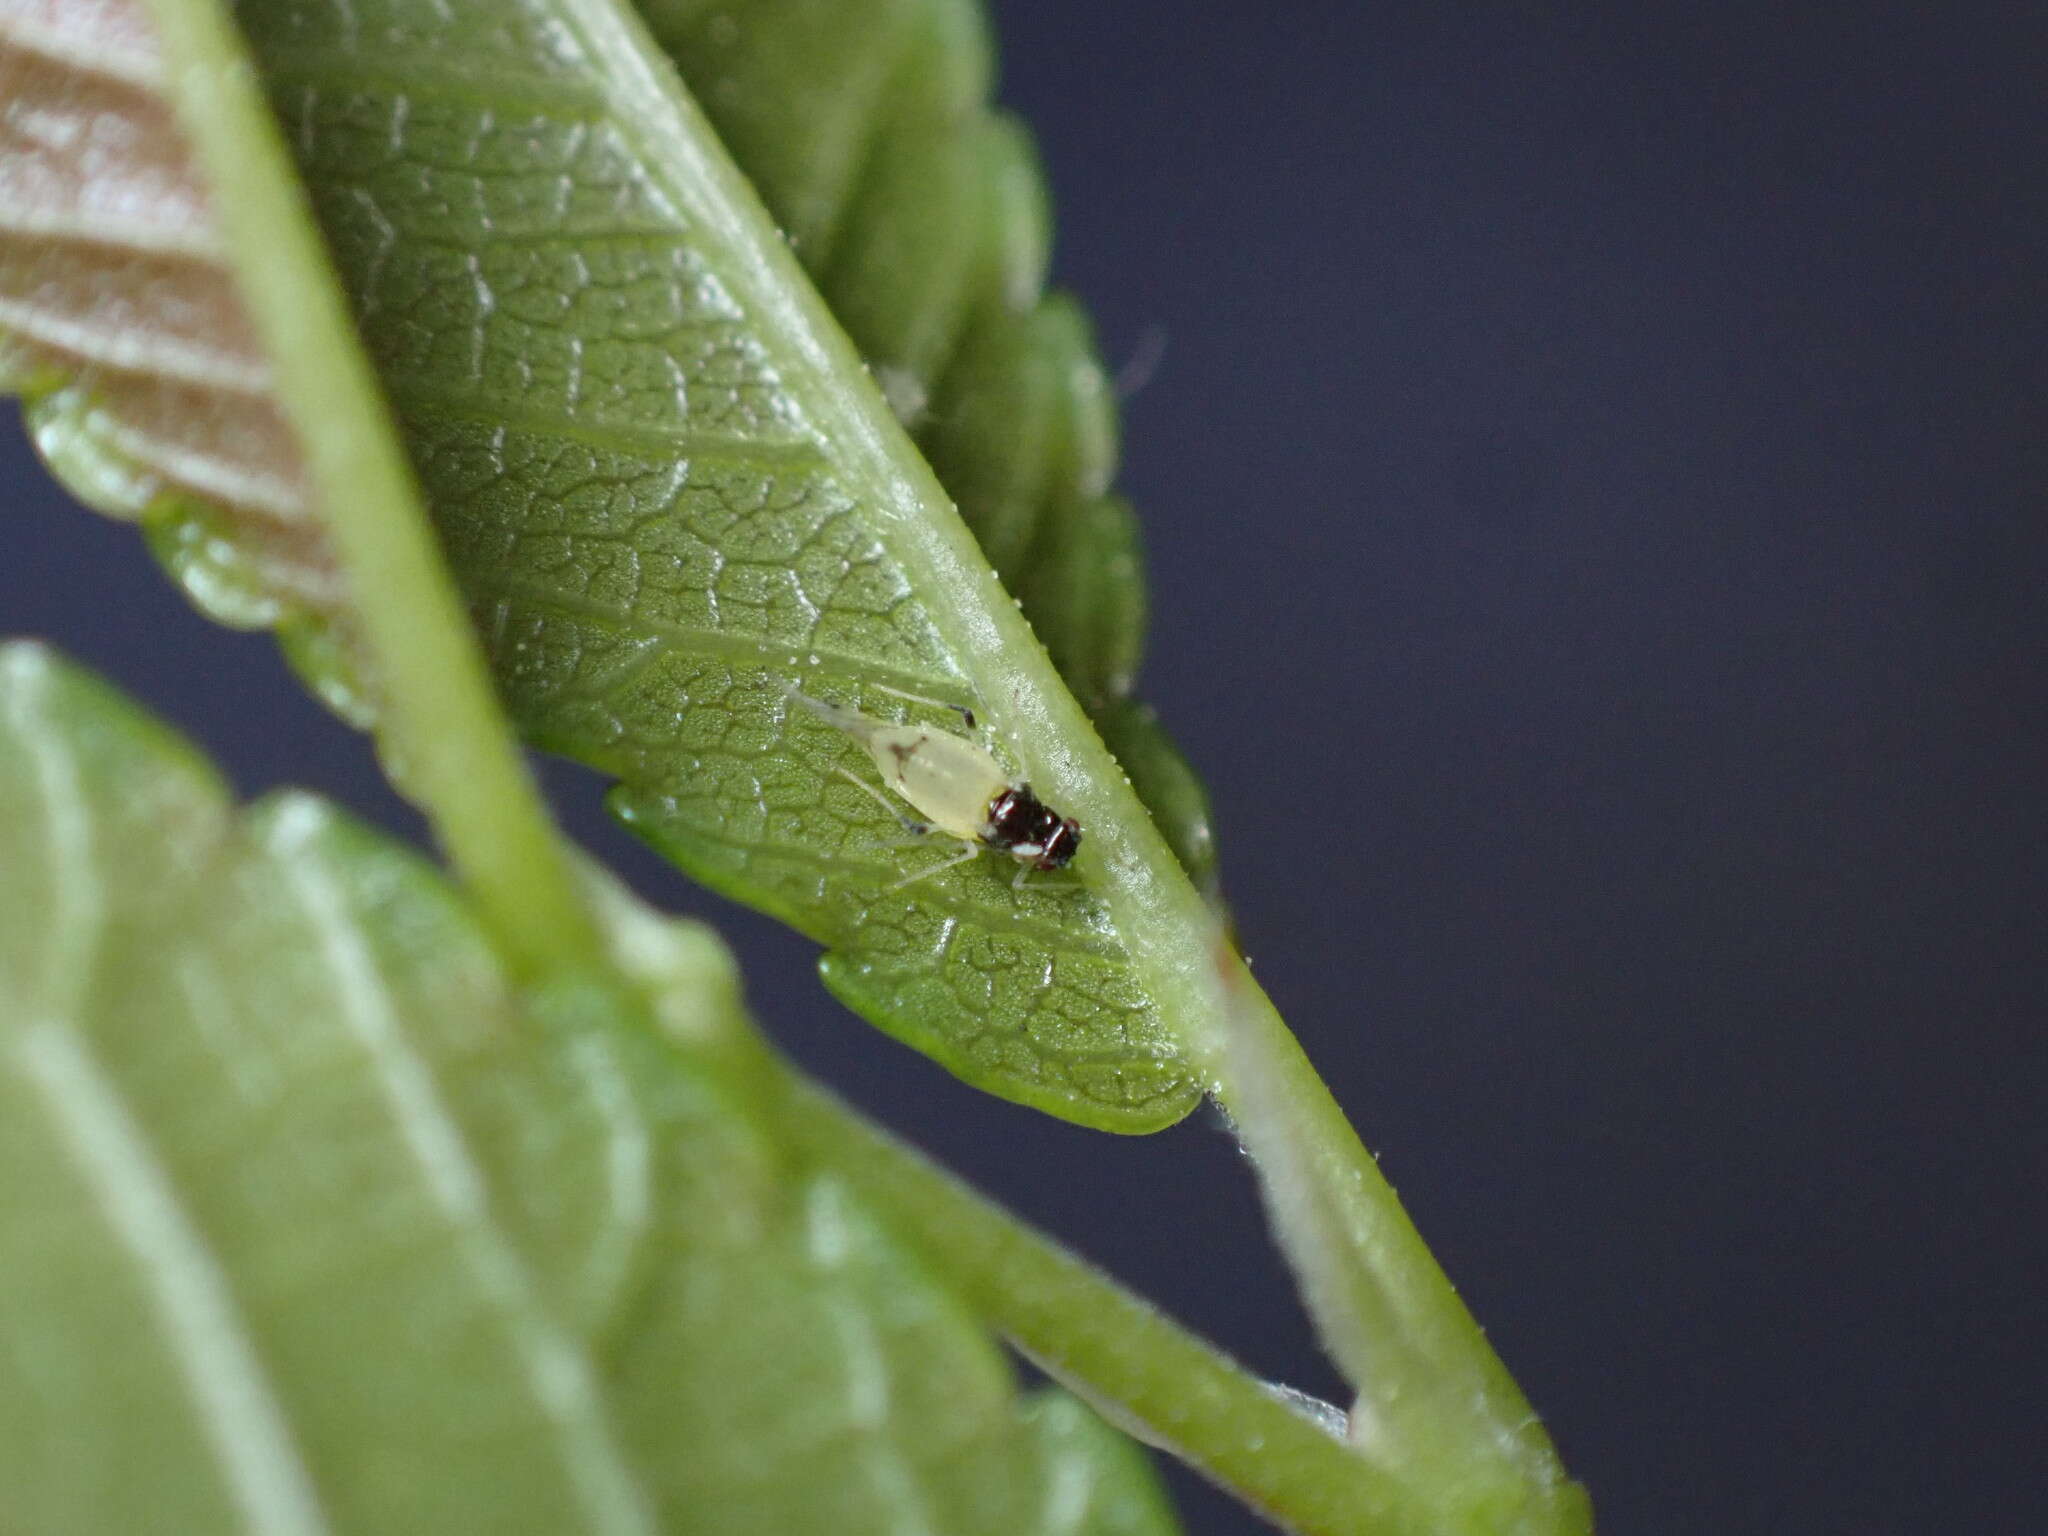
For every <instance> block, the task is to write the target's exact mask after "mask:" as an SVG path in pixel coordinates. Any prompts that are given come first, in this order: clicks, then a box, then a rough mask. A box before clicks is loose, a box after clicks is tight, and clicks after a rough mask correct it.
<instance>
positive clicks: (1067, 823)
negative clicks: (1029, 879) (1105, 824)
mask: <svg viewBox="0 0 2048 1536" xmlns="http://www.w3.org/2000/svg"><path fill="white" fill-rule="evenodd" d="M981 840H982V841H983V842H984V843H987V844H988V845H989V847H991V848H1000V849H1002V850H1003V852H1005V853H1008V854H1011V855H1013V856H1015V857H1017V858H1020V859H1023V860H1025V861H1027V862H1028V863H1029V864H1030V865H1031V867H1032V868H1033V869H1036V870H1054V869H1065V868H1066V867H1067V865H1068V864H1070V863H1072V862H1073V858H1074V852H1075V850H1076V849H1078V848H1079V847H1080V846H1081V825H1080V823H1079V822H1077V821H1075V820H1074V819H1073V818H1072V817H1071V816H1062V815H1060V814H1059V813H1058V812H1057V811H1055V810H1053V809H1052V807H1051V806H1049V805H1047V804H1046V803H1045V802H1044V801H1043V800H1041V799H1039V798H1038V796H1036V795H1034V794H1033V793H1032V792H1031V786H1030V785H1029V784H1017V785H1013V786H1012V787H1011V788H1009V789H1006V790H1004V791H1003V792H1002V793H1001V794H999V795H997V796H996V797H995V798H994V799H993V800H991V801H989V803H988V825H987V826H985V827H984V828H982V833H981Z"/></svg>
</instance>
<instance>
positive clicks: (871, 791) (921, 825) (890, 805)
mask: <svg viewBox="0 0 2048 1536" xmlns="http://www.w3.org/2000/svg"><path fill="white" fill-rule="evenodd" d="M832 771H833V772H834V773H836V774H838V775H839V777H841V778H842V779H844V780H846V782H847V783H849V784H851V785H853V786H854V787H855V788H856V789H858V790H860V792H861V793H862V794H866V795H873V796H874V797H875V804H877V805H879V806H880V807H881V808H882V809H883V810H885V811H887V812H888V813H889V814H890V815H891V816H892V817H894V818H895V821H896V824H897V825H898V826H900V827H901V828H903V830H904V831H906V832H908V833H909V834H910V835H911V836H912V837H926V836H929V835H930V833H931V830H932V829H931V824H930V823H929V822H924V821H918V820H916V819H915V818H914V817H910V816H906V815H904V814H903V813H902V812H901V811H899V810H898V809H896V804H895V802H894V801H892V800H891V799H890V798H889V797H888V796H887V795H885V794H883V793H882V792H881V791H880V790H879V789H877V788H875V786H874V785H872V784H870V783H869V782H868V781H867V780H866V779H864V778H862V777H861V776H860V775H859V774H857V773H855V772H853V771H852V770H851V769H849V768H837V767H835V768H834V769H833V770H832Z"/></svg>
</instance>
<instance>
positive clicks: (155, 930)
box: [0, 645, 1171, 1536]
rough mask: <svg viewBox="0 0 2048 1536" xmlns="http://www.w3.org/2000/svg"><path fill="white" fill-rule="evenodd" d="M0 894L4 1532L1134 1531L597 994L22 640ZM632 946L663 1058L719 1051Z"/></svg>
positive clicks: (624, 1012)
mask: <svg viewBox="0 0 2048 1536" xmlns="http://www.w3.org/2000/svg"><path fill="white" fill-rule="evenodd" d="M0 870H5V871H6V880H5V882H4V884H0V1444H4V1445H5V1446H7V1447H8V1457H7V1463H8V1480H7V1494H6V1502H7V1511H8V1517H9V1524H10V1525H11V1526H15V1525H18V1526H19V1527H20V1528H21V1529H24V1530H34V1531H38V1532H51V1533H55V1532H64V1531H80V1532H103V1531H127V1530H181V1531H183V1530H190V1531H201V1530H226V1529H256V1530H262V1531H264V1532H267V1533H299V1532H316V1531H331V1532H346V1531H391V1530H491V1531H507V1532H511V1531H529V1530H530V1531H536V1532H539V1531H546V1532H565V1531H599V1532H655V1531H673V1532H699V1531H701V1532H716V1533H720V1536H726V1533H746V1532H759V1533H762V1536H771V1533H772V1536H789V1533H792V1532H798V1531H828V1530H829V1531H832V1532H835V1533H836V1532H842V1531H843V1532H862V1531H872V1532H897V1531H902V1530H906V1529H926V1530H933V1531H959V1532H975V1531H981V1532H989V1533H991V1536H993V1533H998V1532H1000V1533H1004V1536H1008V1533H1010V1532H1046V1533H1070V1532H1099V1533H1101V1536H1153V1533H1163V1532H1166V1531H1168V1530H1170V1529H1171V1521H1170V1518H1169V1517H1168V1516H1167V1515H1166V1513H1165V1511H1164V1507H1163V1505H1162V1504H1161V1503H1160V1502H1159V1495H1158V1492H1157V1489H1156V1487H1155V1486H1154V1485H1153V1484H1152V1482H1151V1479H1150V1477H1149V1474H1148V1472H1147V1471H1146V1469H1145V1468H1144V1466H1143V1465H1142V1462H1141V1461H1140V1460H1139V1459H1137V1457H1136V1455H1135V1452H1133V1451H1132V1450H1131V1449H1130V1448H1129V1447H1128V1446H1127V1445H1124V1444H1122V1443H1121V1442H1119V1441H1118V1440H1117V1439H1116V1438H1115V1437H1113V1436H1111V1435H1109V1433H1108V1431H1106V1430H1104V1429H1103V1428H1102V1427H1101V1426H1100V1425H1099V1424H1095V1423H1093V1422H1092V1421H1091V1420H1090V1419H1089V1418H1088V1417H1086V1416H1085V1413H1084V1411H1083V1410H1080V1409H1079V1408H1078V1405H1075V1404H1073V1403H1071V1402H1068V1401H1056V1402H1048V1401H1046V1400H1044V1399H1043V1398H1042V1397H1034V1398H1032V1399H1031V1400H1030V1401H1029V1403H1028V1404H1020V1403H1019V1401H1018V1399H1017V1397H1016V1394H1015V1392H1014V1389H1013V1387H1012V1385H1011V1382H1010V1378H1009V1373H1008V1371H1007V1369H1006V1367H1005V1366H1004V1364H1003V1362H1002V1360H1001V1357H1000V1356H999V1354H998V1353H997V1352H996V1351H995V1349H994V1348H993V1347H992V1345H991V1344H990V1343H989V1341H988V1340H987V1338H986V1337H985V1336H984V1335H983V1334H982V1333H981V1332H980V1330H979V1329H978V1327H977V1326H976V1325H975V1324H974V1323H973V1322H972V1321H971V1320H970V1319H969V1318H968V1317H967V1315H966V1314H965V1313H964V1312H963V1311H962V1309H961V1308H960V1306H959V1304H958V1303H957V1302H955V1301H954V1300H952V1299H951V1298H950V1297H949V1296H948V1295H947V1294H945V1293H944V1292H941V1291H939V1290H937V1289H935V1288H934V1287H933V1286H932V1285H931V1284H930V1283H929V1282H928V1281H927V1280H926V1279H925V1277H924V1275H923V1274H922V1273H921V1272H920V1270H919V1268H918V1267H917V1265H916V1264H915V1263H913V1262H912V1261H911V1260H910V1259H909V1258H908V1257H907V1256H906V1255H905V1253H904V1252H903V1251H902V1250H901V1249H899V1248H898V1247H897V1246H896V1244H895V1242H894V1240H893V1239H892V1238H891V1237H890V1236H889V1235H888V1234H887V1233H886V1232H885V1231H884V1230H883V1229H882V1228H881V1227H880V1226H879V1225H878V1224H877V1223H876V1222H875V1221H874V1220H873V1219H872V1218H871V1217H870V1216H869V1215H868V1214H867V1212H866V1210H865V1208H864V1207H863V1205H862V1204H861V1202H860V1201H859V1200H858V1199H857V1198H856V1197H854V1196H853V1195H852V1194H851V1193H850V1192H849V1191H848V1189H847V1188H846V1187H845V1186H844V1185H842V1184H841V1183H840V1182H838V1180H837V1179H836V1178H834V1177H833V1176H831V1175H829V1174H819V1173H812V1172H804V1171H801V1170H799V1169H796V1168H793V1167H792V1166H790V1165H787V1164H785V1163H784V1162H783V1161H782V1160H781V1159H780V1157H779V1156H778V1154H777V1152H776V1151H775V1149H774V1148H773V1147H772V1146H771V1145H770V1144H769V1142H768V1141H767V1140H765V1139H764V1137H763V1136H762V1134H761V1133H760V1131H759V1130H758V1128H757V1125H756V1123H755V1120H754V1117H753V1115H752V1114H751V1113H750V1112H749V1110H748V1109H747V1107H746V1102H745V1099H744V1095H743V1094H740V1093H737V1092H736V1091H735V1090H734V1088H733V1087H732V1086H731V1085H729V1084H727V1083H725V1082H722V1081H720V1080H718V1079H717V1078H715V1077H712V1076H708V1075H707V1074H706V1072H705V1071H704V1070H703V1069H701V1068H700V1067H698V1066H696V1065H693V1062H692V1060H691V1058H690V1057H688V1056H687V1055H685V1054H684V1053H683V1052H682V1051H680V1050H678V1049H677V1048H676V1046H675V1045H673V1044H671V1043H670V1040H669V1039H668V1038H666V1037H664V1036H663V1035H661V1034H658V1033H656V1032H655V1031H653V1030H652V1029H650V1028H649V1027H648V1025H647V1022H646V1018H645V1015H644V1014H643V1013H642V1012H641V1011H640V1010H639V1009H638V1008H637V1007H635V1006H634V1005H633V1004H632V1003H631V1002H630V1001H629V1000H626V999H622V998H621V997H620V996H619V994H617V993H616V992H615V991H611V990H608V989H605V988H600V987H596V986H592V985H588V984H580V985H566V984H558V985H553V986H550V987H548V988H545V989H539V990H528V991H520V990H518V989H516V988H515V987H514V986H513V985H512V984H511V983H510V982H509V981H508V979H507V973H506V971H505V969H504V967H503V966H502V964H501V963H500V961H499V959H498V957H497V956H496V954H495V953H494V952H493V950H492V949H491V948H490V946H489V945H488V943H487V941H486V940H485V938H484V936H483V932H482V930H481V929H480V928H479V926H478V924H477V923H476V921H475V920H474V918H473V917H472V916H471V915H470V913H469V912H468V911H467V910H466V909H465V908H464V907H463V906H462V904H461V903H460V902H459V901H458V899H457V898H456V897H455V896H454V894H453V893H452V892H451V891H450V890H449V889H448V888H447V886H446V885H445V884H444V883H443V882H442V881H441V879H440V878H439V877H438V876H437V875H436V874H435V873H434V872H433V871H432V870H431V869H429V868H428V867H426V866H425V865H424V864H422V863H421V862H420V861H419V860H418V859H417V858H416V857H415V856H413V855H412V854H410V853H409V852H406V851H404V850H401V849H398V848H396V847H394V846H392V845H390V844H388V843H385V842H384V841H382V840H381V839H379V838H378V837H376V836H375V835H373V834H371V833H369V832H367V831H365V830H363V829H361V828H359V827H356V826H354V825H351V824H350V823H348V822H347V821H346V820H345V819H343V818H342V817H340V816H339V815H337V814H336V813H335V812H333V811H332V810H330V809H329V808H327V807H326V806H325V805H323V804H322V803H320V802H319V801H317V800H314V799H312V798H311V797H308V796H304V795H297V794H287V795H282V796H277V797H273V798H272V799H270V800H268V801H266V802H263V803H261V804H259V805H258V806H256V807H254V808H253V809H251V810H250V811H248V812H245V813H237V812H236V811H235V810H234V809H233V807H232V806H231V805H230V804H229V802H228V798H227V795H226V793H225V791H224V790H223V788H222V786H221V784H220V782H219V780H218V779H217V777H216V776H215V775H214V774H213V773H212V772H211V770H210V769H209V768H208V767H207V766H206V765H205V764H204V763H203V762H202V761H201V760H200V759H199V758H198V756H197V755H196V754H195V753H194V752H193V751H192V750H191V749H190V748H189V747H188V746H186V745H185V744H184V743H183V742H181V741H179V740H178V739H177V738H176V737H175V736H173V735H172V734H171V733H170V732H168V731H167V730H166V729H165V728H164V727H162V726H161V725H158V724H157V723H155V722H154V721H152V720H150V719H148V718H147V717H145V716H143V715H141V714H140V713H139V712H137V711H136V710H135V709H134V708H133V707H132V706H130V705H128V704H127V703H126V702H124V701H123V700H122V699H120V698H119V697H118V696H117V695H116V694H115V693H113V691H112V690H110V689H108V688H107V687H106V686H105V685H104V684H101V683H99V682H97V681H96V680H94V679H92V678H90V677H88V676H86V675H84V674H83V673H81V672H79V671H77V670H75V669H73V668H70V667H68V666H66V665H65V664H63V663H60V662H58V661H56V660H54V659H53V658H52V657H51V656H50V655H49V654H48V653H47V652H44V651H42V650H39V649H37V648H34V647H29V646H21V645H15V646H9V647H4V648H0ZM663 933H664V934H665V939H664V940H662V942H663V943H665V944H666V946H667V949H668V951H669V953H668V954H667V955H666V956H665V957H664V959H663V963H662V964H661V965H660V966H659V970H660V972H661V974H662V975H663V977H664V978H665V982H664V993H663V997H662V1007H661V1016H662V1018H663V1021H664V1023H665V1024H666V1026H667V1027H668V1028H669V1029H671V1030H673V1031H677V1032H679V1033H681V1034H684V1035H693V1034H702V1033H710V1032H716V1031H718V1030H720V1029H725V1028H731V1027H734V1024H735V1022H736V1021H734V1020H732V1019H730V1018H729V1017H726V1016H727V1015H730V1014H731V1012H732V1010H733V1009H734V1008H735V1006H736V1005H735V1003H734V1001H733V998H734V988H733V985H732V980H731V977H730V974H729V972H728V971H727V969H726V967H725V965H724V962H723V961H722V959H721V958H720V957H719V955H718V953H717V950H716V946H715V944H714V943H713V942H712V941H711V940H709V939H707V938H705V937H704V936H702V935H701V934H699V933H696V932H695V931H692V930H686V929H664V930H663ZM640 947H641V949H642V950H643V951H644V950H645V949H646V947H647V945H646V942H645V941H644V940H643V942H642V944H641V946H640ZM643 964H644V954H643ZM684 978H694V980H691V981H688V982H687V984H686V983H685V981H684Z"/></svg>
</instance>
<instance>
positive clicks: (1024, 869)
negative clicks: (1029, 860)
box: [1010, 864, 1036, 891]
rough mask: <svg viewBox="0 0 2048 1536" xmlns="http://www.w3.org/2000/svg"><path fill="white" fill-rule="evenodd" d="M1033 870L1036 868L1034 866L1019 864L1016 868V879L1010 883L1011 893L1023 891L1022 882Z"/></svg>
mask: <svg viewBox="0 0 2048 1536" xmlns="http://www.w3.org/2000/svg"><path fill="white" fill-rule="evenodd" d="M1034 868H1036V866H1035V865H1031V864H1019V865H1018V866H1017V878H1016V879H1014V880H1012V881H1011V882H1010V889H1011V890H1013V891H1021V890H1023V889H1024V882H1025V881H1026V880H1028V879H1029V878H1030V877H1031V872H1032V870H1033V869H1034Z"/></svg>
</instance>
